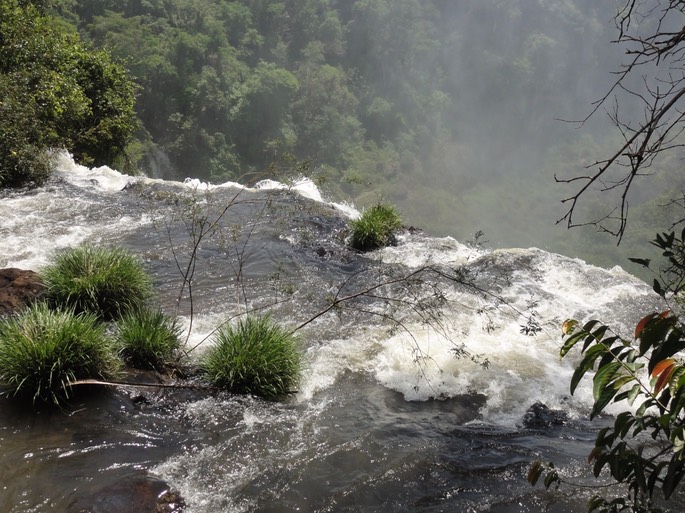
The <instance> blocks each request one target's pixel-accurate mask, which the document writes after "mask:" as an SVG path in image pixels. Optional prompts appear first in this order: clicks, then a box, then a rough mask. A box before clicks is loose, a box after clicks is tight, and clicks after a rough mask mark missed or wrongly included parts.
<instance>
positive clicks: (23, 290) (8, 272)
mask: <svg viewBox="0 0 685 513" xmlns="http://www.w3.org/2000/svg"><path fill="white" fill-rule="evenodd" d="M44 290H45V286H44V285H43V282H42V281H41V279H40V276H38V274H37V273H36V272H34V271H27V270H24V269H16V268H8V269H0V317H1V316H3V315H8V314H10V313H12V312H14V311H16V310H18V309H20V308H22V307H23V306H25V305H26V304H28V303H29V302H31V301H33V300H35V299H37V298H39V297H40V296H41V295H42V294H43V292H44Z"/></svg>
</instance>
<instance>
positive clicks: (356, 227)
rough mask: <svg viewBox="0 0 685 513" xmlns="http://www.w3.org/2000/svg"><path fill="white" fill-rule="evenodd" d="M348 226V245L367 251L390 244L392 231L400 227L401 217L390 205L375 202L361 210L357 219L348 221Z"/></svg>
mask: <svg viewBox="0 0 685 513" xmlns="http://www.w3.org/2000/svg"><path fill="white" fill-rule="evenodd" d="M350 227H351V228H352V235H351V238H350V245H351V246H352V247H353V248H356V249H359V250H361V251H369V250H372V249H378V248H381V247H383V246H387V245H388V244H390V243H391V242H392V240H393V237H394V233H395V232H396V231H397V230H399V229H400V228H401V227H402V218H401V216H400V214H399V212H397V209H396V208H395V207H393V206H392V205H388V204H386V203H377V204H376V205H374V206H372V207H371V208H368V209H366V210H365V211H364V212H362V215H361V217H360V218H359V219H355V220H353V221H352V222H351V223H350Z"/></svg>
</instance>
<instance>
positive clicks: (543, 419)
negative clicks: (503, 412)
mask: <svg viewBox="0 0 685 513" xmlns="http://www.w3.org/2000/svg"><path fill="white" fill-rule="evenodd" d="M566 421H568V414H567V413H566V412H565V411H563V410H552V409H551V408H549V407H548V406H547V405H546V404H543V403H540V402H537V403H535V404H533V405H532V406H531V407H530V408H528V411H526V413H525V415H524V416H523V425H524V426H526V427H527V428H529V429H540V428H548V427H551V426H563V425H564V424H566Z"/></svg>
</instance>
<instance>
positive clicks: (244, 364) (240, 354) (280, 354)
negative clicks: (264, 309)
mask: <svg viewBox="0 0 685 513" xmlns="http://www.w3.org/2000/svg"><path fill="white" fill-rule="evenodd" d="M214 342H215V345H214V346H212V347H211V348H210V349H208V350H207V353H206V354H205V356H204V358H203V360H202V362H201V369H202V372H203V374H204V375H205V376H206V377H207V378H208V379H209V381H210V382H211V383H212V384H213V385H214V386H216V387H219V388H224V389H226V390H228V391H230V392H234V393H239V394H254V395H258V396H261V397H266V398H273V397H278V396H282V395H284V394H287V393H289V392H291V391H292V389H293V387H294V385H295V384H296V382H297V380H298V378H299V374H300V370H301V364H302V359H301V356H300V353H299V351H298V349H297V338H296V337H295V336H294V335H293V334H292V333H290V332H288V331H286V330H284V329H283V328H281V327H280V326H278V325H277V324H274V323H273V322H272V321H271V319H270V318H269V317H254V316H253V317H246V318H245V319H241V320H240V321H239V322H238V323H237V324H236V325H227V326H224V327H222V328H220V329H219V330H218V331H217V333H216V334H215V336H214Z"/></svg>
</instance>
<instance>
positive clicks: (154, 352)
mask: <svg viewBox="0 0 685 513" xmlns="http://www.w3.org/2000/svg"><path fill="white" fill-rule="evenodd" d="M180 335H181V327H180V326H179V325H178V324H177V322H176V320H175V319H173V320H172V319H171V318H170V317H169V316H167V315H166V314H165V313H164V312H163V311H162V310H160V309H156V310H155V309H150V308H143V309H141V310H138V311H134V312H131V313H129V314H127V315H125V316H124V317H123V318H122V319H121V320H120V321H119V322H118V323H117V325H116V339H117V342H118V345H119V354H120V356H121V359H122V360H123V361H124V363H126V364H127V365H130V366H131V367H135V368H137V369H152V370H158V371H159V370H162V369H163V368H164V366H165V365H166V364H167V363H169V362H170V361H171V360H172V358H173V357H174V354H175V353H176V351H178V348H179V346H180V341H179V337H180Z"/></svg>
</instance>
